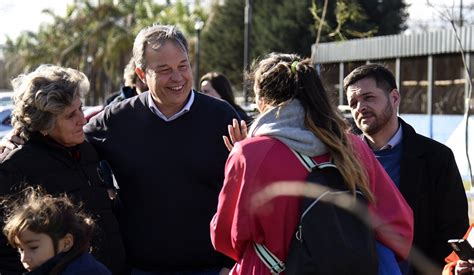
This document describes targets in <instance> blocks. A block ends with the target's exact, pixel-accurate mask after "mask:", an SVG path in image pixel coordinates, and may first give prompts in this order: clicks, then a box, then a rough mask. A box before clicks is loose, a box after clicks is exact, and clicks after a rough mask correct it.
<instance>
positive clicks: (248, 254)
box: [211, 54, 413, 274]
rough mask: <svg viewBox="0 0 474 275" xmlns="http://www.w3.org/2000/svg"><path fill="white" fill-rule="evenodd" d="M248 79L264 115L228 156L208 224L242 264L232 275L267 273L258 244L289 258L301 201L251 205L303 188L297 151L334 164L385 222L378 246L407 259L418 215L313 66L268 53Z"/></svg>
mask: <svg viewBox="0 0 474 275" xmlns="http://www.w3.org/2000/svg"><path fill="white" fill-rule="evenodd" d="M250 78H251V80H252V81H253V82H254V83H253V87H254V91H255V95H256V99H257V105H258V108H259V110H260V112H261V115H260V116H258V117H257V119H256V120H255V121H254V123H253V124H252V127H251V128H250V129H249V138H247V139H245V140H243V141H241V142H237V143H236V144H235V146H234V148H233V149H232V151H231V153H230V156H229V158H228V160H227V164H226V168H225V180H224V186H223V188H222V191H221V193H220V196H219V204H218V209H217V213H216V215H215V216H214V218H213V220H212V221H211V239H212V242H213V245H214V247H215V248H216V250H218V251H220V252H222V253H224V254H225V255H227V256H229V257H231V258H233V259H235V260H236V261H237V263H236V265H235V266H234V267H233V269H232V270H231V272H230V274H270V271H269V270H268V268H267V267H266V266H265V265H264V263H263V262H262V261H261V260H260V258H259V257H258V256H257V254H256V252H255V250H254V247H253V244H254V243H259V244H263V245H265V246H266V247H267V248H268V249H269V250H270V252H272V253H273V254H274V255H275V256H276V257H278V258H279V259H280V260H282V261H285V260H286V257H287V254H288V248H289V245H290V242H291V239H292V236H293V233H294V232H295V228H296V225H297V222H298V219H299V206H300V198H299V197H296V196H278V197H275V198H274V199H272V200H271V201H269V202H268V203H266V204H264V205H263V207H258V208H255V207H253V206H255V202H256V200H255V196H254V195H255V194H258V193H259V191H261V190H263V189H264V188H266V187H268V186H269V185H271V184H272V183H274V182H277V181H291V182H293V183H294V184H295V186H296V187H297V186H298V185H302V184H304V183H303V181H304V180H305V179H306V177H307V176H308V173H309V172H308V170H306V169H305V167H304V166H303V165H302V164H301V162H300V160H298V158H297V157H296V155H295V154H294V153H293V151H292V150H294V151H297V152H300V153H302V154H304V155H307V156H310V157H312V158H313V159H314V160H316V162H318V161H319V162H321V161H323V160H328V159H329V158H331V159H332V161H333V162H334V163H335V164H336V166H337V167H339V170H340V172H341V174H342V176H343V178H344V180H345V182H346V183H347V185H348V187H349V189H350V190H352V191H354V190H355V189H358V190H361V191H362V192H363V194H364V195H365V197H366V198H368V200H369V202H371V203H370V204H369V210H370V211H371V213H372V214H374V215H376V216H378V217H379V218H380V221H379V222H377V223H376V224H375V232H376V237H377V239H378V241H379V242H381V243H383V244H384V245H386V246H388V247H389V248H391V249H392V250H393V251H395V252H396V253H397V255H398V256H399V257H400V258H405V257H407V255H408V251H409V249H410V245H411V241H412V238H413V213H412V211H411V209H410V207H409V206H408V205H407V203H406V202H405V200H404V199H403V197H402V196H401V195H400V193H399V192H398V190H397V188H396V187H395V185H394V184H393V182H392V181H391V180H390V177H389V176H388V175H387V174H386V172H385V171H384V169H383V167H382V166H381V165H380V164H379V162H378V161H377V159H375V157H374V155H373V153H372V152H371V151H370V149H369V148H368V147H367V145H366V144H365V143H364V142H363V141H362V140H360V139H359V138H358V137H356V136H354V135H352V134H350V133H349V131H348V127H347V125H346V123H345V121H344V119H343V118H342V117H341V116H340V114H339V113H338V112H337V111H336V109H335V108H334V107H333V106H332V104H331V103H330V101H329V98H328V96H327V93H326V91H325V90H324V88H323V85H322V83H321V80H320V79H319V76H318V74H317V72H316V70H315V69H314V67H313V64H312V62H311V60H310V59H305V60H301V59H300V58H299V57H298V56H296V55H290V54H270V55H268V56H267V57H266V58H264V59H263V60H261V61H260V62H259V63H258V64H257V65H256V67H255V68H254V69H253V71H252V72H251V74H250ZM295 181H300V183H295ZM393 232H396V234H393Z"/></svg>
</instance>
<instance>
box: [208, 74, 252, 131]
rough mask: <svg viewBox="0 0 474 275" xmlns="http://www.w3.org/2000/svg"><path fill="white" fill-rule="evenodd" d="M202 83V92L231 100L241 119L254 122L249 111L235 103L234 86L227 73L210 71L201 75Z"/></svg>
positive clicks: (230, 102)
mask: <svg viewBox="0 0 474 275" xmlns="http://www.w3.org/2000/svg"><path fill="white" fill-rule="evenodd" d="M200 83H201V92H202V93H204V94H206V95H210V96H213V97H215V98H219V99H222V100H225V101H227V102H229V104H230V105H232V107H234V109H235V110H236V111H237V113H238V114H239V116H240V119H241V120H244V121H245V122H246V123H247V125H250V123H252V118H251V117H250V116H249V115H248V114H247V112H245V110H244V109H242V107H240V106H239V105H238V104H237V103H235V96H234V93H233V91H232V86H231V85H230V81H229V80H228V79H227V77H225V75H223V74H221V73H217V72H209V73H207V74H205V75H203V76H202V77H201V81H200Z"/></svg>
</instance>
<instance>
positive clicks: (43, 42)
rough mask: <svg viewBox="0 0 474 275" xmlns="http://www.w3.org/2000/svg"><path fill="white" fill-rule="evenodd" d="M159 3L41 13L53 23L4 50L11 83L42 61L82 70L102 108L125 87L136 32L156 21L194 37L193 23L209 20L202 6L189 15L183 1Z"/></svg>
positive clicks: (76, 6)
mask: <svg viewBox="0 0 474 275" xmlns="http://www.w3.org/2000/svg"><path fill="white" fill-rule="evenodd" d="M174 2H175V3H173V4H168V5H158V4H156V3H155V1H154V0H101V1H94V0H75V1H74V2H73V3H72V4H70V5H69V6H68V7H67V12H66V15H65V16H59V15H57V14H54V13H53V12H52V11H50V10H45V11H43V12H44V13H46V14H48V15H49V16H51V18H52V19H53V20H52V21H53V23H50V24H43V25H41V26H40V28H39V29H38V31H37V32H25V33H22V34H21V35H20V36H19V37H18V38H17V39H16V40H12V39H9V38H8V39H7V41H6V43H5V45H3V46H2V50H3V55H4V59H5V63H6V70H5V71H6V72H8V75H7V76H5V78H7V79H11V78H12V77H15V76H16V75H18V74H19V73H22V72H28V71H31V70H32V69H34V68H36V67H37V66H38V65H40V64H42V63H53V64H58V65H62V66H67V67H71V68H76V69H79V70H81V71H83V72H84V73H85V74H86V75H87V76H88V77H89V80H90V82H91V91H90V93H89V97H88V98H87V102H86V104H99V103H100V101H101V99H103V98H104V97H105V96H106V95H108V94H109V93H112V92H114V91H115V90H117V89H118V88H119V87H120V86H121V85H122V75H123V68H124V67H125V66H126V64H127V63H128V61H129V59H130V56H131V51H132V47H133V41H134V39H135V36H136V34H137V33H138V31H139V30H140V29H142V28H143V27H144V26H149V25H152V24H153V23H161V24H175V25H178V26H179V27H180V28H181V29H182V30H183V32H184V33H185V34H186V35H187V36H188V38H192V35H193V34H194V22H195V21H196V20H197V18H203V19H206V14H205V12H204V11H203V10H202V8H201V7H200V5H199V1H197V3H196V4H197V5H196V6H195V8H194V9H193V11H191V10H190V9H189V7H188V6H187V5H186V4H185V3H184V2H183V1H181V0H177V1H174ZM190 42H191V43H190V44H191V45H192V42H193V41H192V40H190Z"/></svg>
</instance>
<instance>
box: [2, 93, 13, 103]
mask: <svg viewBox="0 0 474 275" xmlns="http://www.w3.org/2000/svg"><path fill="white" fill-rule="evenodd" d="M12 105H13V92H1V91H0V107H4V106H12Z"/></svg>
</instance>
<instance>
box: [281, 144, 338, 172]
mask: <svg viewBox="0 0 474 275" xmlns="http://www.w3.org/2000/svg"><path fill="white" fill-rule="evenodd" d="M290 149H291V148H290ZM291 151H292V152H293V153H294V154H295V155H296V157H297V158H298V159H299V160H300V162H301V164H303V166H304V167H305V168H306V170H308V172H311V171H312V170H313V168H314V167H318V168H324V167H335V168H337V166H336V165H335V164H334V163H332V162H331V161H328V162H322V163H317V162H316V161H314V159H312V158H311V157H309V156H307V155H304V154H301V153H300V152H297V151H295V150H293V149H291Z"/></svg>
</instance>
